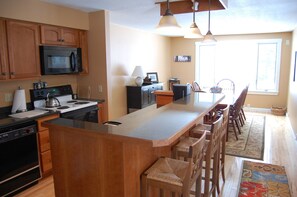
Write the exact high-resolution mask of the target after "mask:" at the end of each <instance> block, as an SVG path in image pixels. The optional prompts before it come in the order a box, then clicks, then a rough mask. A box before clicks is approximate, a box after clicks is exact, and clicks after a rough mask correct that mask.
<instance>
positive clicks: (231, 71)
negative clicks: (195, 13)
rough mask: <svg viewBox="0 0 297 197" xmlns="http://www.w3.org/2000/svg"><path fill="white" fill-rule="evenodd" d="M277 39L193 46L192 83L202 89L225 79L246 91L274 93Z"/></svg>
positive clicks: (278, 66)
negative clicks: (247, 87)
mask: <svg viewBox="0 0 297 197" xmlns="http://www.w3.org/2000/svg"><path fill="white" fill-rule="evenodd" d="M280 54H281V39H265V40H264V39H263V40H244V41H221V42H218V43H216V44H203V43H196V57H197V58H196V60H197V62H196V69H195V71H196V74H195V80H196V81H198V82H199V84H200V85H201V86H202V87H203V88H210V87H212V86H214V85H215V84H216V83H217V82H218V81H219V80H220V79H223V78H229V79H231V80H233V81H234V82H235V84H236V86H237V87H238V86H240V85H242V86H243V85H247V84H249V92H250V93H251V92H252V93H260V94H277V93H278V84H279V70H280Z"/></svg>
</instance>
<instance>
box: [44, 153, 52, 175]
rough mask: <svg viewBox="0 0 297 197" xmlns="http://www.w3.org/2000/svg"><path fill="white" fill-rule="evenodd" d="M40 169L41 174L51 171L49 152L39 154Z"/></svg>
mask: <svg viewBox="0 0 297 197" xmlns="http://www.w3.org/2000/svg"><path fill="white" fill-rule="evenodd" d="M41 169H42V174H46V173H47V172H50V171H51V170H52V156H51V151H50V150H48V151H45V152H43V153H41Z"/></svg>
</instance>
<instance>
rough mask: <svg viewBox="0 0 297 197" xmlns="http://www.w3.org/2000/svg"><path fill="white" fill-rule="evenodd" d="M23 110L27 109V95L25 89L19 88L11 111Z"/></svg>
mask: <svg viewBox="0 0 297 197" xmlns="http://www.w3.org/2000/svg"><path fill="white" fill-rule="evenodd" d="M23 111H27V105H26V95H25V90H24V89H19V90H16V91H15V93H14V96H13V104H12V109H11V113H13V114H14V113H16V112H23Z"/></svg>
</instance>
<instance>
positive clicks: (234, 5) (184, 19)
mask: <svg viewBox="0 0 297 197" xmlns="http://www.w3.org/2000/svg"><path fill="white" fill-rule="evenodd" d="M41 1H45V2H48V3H53V4H58V5H64V6H66V7H71V8H76V9H80V10H83V11H86V12H92V11H96V10H109V11H110V20H111V23H114V24H118V25H122V26H127V27H131V28H136V29H142V30H145V31H151V32H155V27H156V25H157V24H158V22H159V19H160V15H159V13H160V10H159V5H158V4H155V2H156V1H155V0H41ZM175 17H176V19H177V21H178V23H179V24H180V25H181V26H182V27H183V28H185V29H186V28H187V27H189V26H190V24H191V22H192V14H191V13H189V14H176V15H175ZM196 23H197V25H198V26H199V28H200V30H201V32H202V34H205V33H206V32H207V28H208V12H199V13H197V14H196ZM296 27H297V0H228V8H227V9H226V10H219V11H212V12H211V32H212V33H213V34H214V35H227V34H252V33H270V32H287V31H292V30H294V29H295V28H296Z"/></svg>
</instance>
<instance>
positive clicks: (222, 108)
mask: <svg viewBox="0 0 297 197" xmlns="http://www.w3.org/2000/svg"><path fill="white" fill-rule="evenodd" d="M229 108H230V106H229V105H225V104H218V105H217V106H216V107H215V109H216V111H217V112H216V113H217V114H219V115H223V123H222V128H221V132H220V133H221V145H220V160H219V161H220V162H219V171H218V178H217V191H218V194H219V193H220V184H219V181H220V176H219V175H220V173H221V174H222V179H223V182H225V179H226V178H225V157H226V141H227V132H228V125H229V124H228V123H229ZM204 130H211V125H208V124H199V125H197V126H196V127H195V128H194V129H193V130H192V133H193V132H194V133H196V134H195V135H198V134H199V133H202V132H203V131H204Z"/></svg>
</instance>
